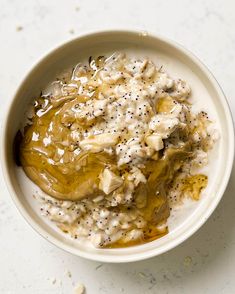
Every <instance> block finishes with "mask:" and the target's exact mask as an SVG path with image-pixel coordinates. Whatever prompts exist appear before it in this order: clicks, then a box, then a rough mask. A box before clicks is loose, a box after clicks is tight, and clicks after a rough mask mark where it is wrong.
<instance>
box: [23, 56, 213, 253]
mask: <svg viewBox="0 0 235 294" xmlns="http://www.w3.org/2000/svg"><path fill="white" fill-rule="evenodd" d="M189 97H190V87H189V85H188V84H187V83H186V82H185V81H183V80H181V79H172V78H171V77H169V76H168V74H167V73H166V72H165V71H164V70H163V69H162V68H157V67H156V66H155V64H154V63H153V62H152V61H151V60H149V59H134V58H130V57H128V56H127V55H125V54H123V53H115V54H113V55H111V56H109V57H105V56H99V57H97V58H95V59H93V58H92V57H90V58H89V60H88V62H87V63H86V64H85V63H84V64H78V65H76V67H75V68H74V69H73V70H72V73H71V75H70V76H69V77H68V75H67V76H66V77H65V78H61V79H58V80H57V81H55V82H53V83H52V85H51V86H50V87H48V88H47V89H46V90H45V91H44V92H43V93H42V95H41V96H40V97H39V98H38V99H36V100H35V101H34V105H33V107H31V111H30V112H31V113H30V115H29V116H28V120H29V122H28V124H27V126H26V127H25V128H24V130H23V134H22V140H21V144H20V162H21V165H22V167H23V169H24V171H25V173H26V174H27V175H28V177H29V178H30V179H31V180H33V182H35V183H36V184H37V185H38V186H39V187H40V188H41V189H42V190H43V191H44V192H46V194H47V195H48V196H47V197H40V199H39V201H40V203H41V212H42V214H44V215H46V216H47V217H48V218H49V219H51V220H52V221H53V222H55V223H56V224H57V226H58V227H59V228H60V229H61V230H63V231H64V232H66V233H69V234H70V235H71V236H72V237H73V238H75V239H77V238H85V239H87V240H89V241H90V242H91V243H92V244H93V245H94V246H96V247H123V246H130V245H134V244H140V243H144V242H149V241H151V240H154V239H156V238H159V237H160V236H163V235H164V234H166V233H167V219H168V217H169V215H170V210H171V207H172V206H173V205H174V203H176V202H177V203H179V201H181V200H182V199H183V198H184V197H191V198H192V199H194V200H198V199H199V198H200V192H201V190H202V189H203V188H205V187H206V185H207V181H208V179H207V176H206V175H204V174H201V173H199V172H198V171H199V168H200V167H203V166H205V165H206V164H207V162H208V151H209V150H210V149H211V148H212V146H213V144H214V142H215V141H216V139H217V132H216V131H215V130H214V126H213V124H212V122H211V121H210V120H209V118H208V115H207V113H205V112H204V111H201V112H200V113H194V112H193V111H192V105H191V104H190V99H189Z"/></svg>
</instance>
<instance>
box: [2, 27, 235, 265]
mask: <svg viewBox="0 0 235 294" xmlns="http://www.w3.org/2000/svg"><path fill="white" fill-rule="evenodd" d="M116 51H124V52H126V53H127V54H130V55H133V56H140V57H145V56H148V57H150V58H151V59H152V60H153V61H154V62H155V63H156V65H158V66H159V67H160V66H163V68H164V69H165V70H166V71H167V72H168V73H169V74H170V75H171V76H173V77H175V78H178V77H180V78H182V79H185V80H186V81H188V83H189V84H190V86H191V88H192V97H191V101H192V102H193V104H194V109H195V111H197V110H205V111H207V112H208V113H209V116H210V118H211V119H212V120H213V121H214V122H215V124H216V127H217V128H218V130H219V132H220V139H219V141H218V143H217V144H216V146H215V148H214V149H213V151H212V152H211V155H210V160H209V165H208V167H207V168H206V172H207V173H208V175H209V184H208V187H207V188H206V190H204V192H203V195H202V197H201V200H200V201H198V202H194V203H192V202H189V203H185V205H183V206H182V207H181V208H180V209H176V210H174V211H173V212H172V214H171V217H170V219H169V229H170V232H169V234H167V235H166V236H164V237H162V238H160V239H158V240H155V241H153V242H150V243H147V244H144V245H139V246H134V247H130V248H124V249H95V248H92V247H90V246H87V244H85V243H79V242H77V241H76V240H72V239H70V238H69V237H68V236H67V235H66V234H63V233H61V232H60V231H58V230H57V229H56V227H55V226H54V225H53V224H51V223H50V222H48V221H47V220H46V219H45V218H43V217H41V216H40V213H39V205H38V203H37V201H36V200H35V199H34V198H33V194H34V193H35V191H36V190H37V189H38V188H37V187H36V186H35V185H34V184H33V183H32V182H31V181H30V180H29V179H28V178H27V177H26V176H25V175H24V173H23V172H22V170H21V168H19V167H17V166H16V164H15V162H14V159H13V152H12V144H13V139H14V136H15V134H16V132H17V130H18V129H19V128H20V125H21V123H22V121H23V118H24V115H25V111H26V109H27V107H28V104H29V102H30V101H32V99H34V98H35V97H37V96H38V95H39V94H40V92H41V90H42V89H43V88H44V87H45V86H46V85H47V84H48V83H49V82H51V81H53V80H55V78H56V77H57V76H58V75H59V74H60V73H61V72H62V71H64V70H65V69H71V68H72V67H73V66H74V65H76V64H77V63H78V62H81V61H84V60H87V59H88V58H89V56H97V55H106V54H107V55H108V54H111V53H113V52H116ZM233 153H234V136H233V126H232V119H231V114H230V111H229V109H228V106H227V103H226V100H225V97H224V95H223V93H222V91H221V89H220V88H219V86H218V84H217V82H216V81H215V79H214V78H213V76H212V75H211V74H210V73H209V71H208V70H207V69H206V68H205V66H203V65H202V64H201V63H200V62H199V61H198V60H197V58H195V57H194V56H193V55H192V54H191V53H189V52H188V51H186V50H185V49H183V48H182V47H181V46H179V45H177V44H175V43H173V42H171V41H169V40H165V39H164V38H159V37H154V36H151V35H146V34H141V33H138V32H127V31H108V32H99V33H93V34H89V35H85V36H82V37H79V38H77V39H75V40H72V41H70V42H68V43H66V44H65V45H63V46H61V47H59V48H58V49H55V50H54V51H52V52H51V53H50V54H48V55H47V56H46V57H45V58H43V59H42V60H41V61H40V62H39V63H37V65H36V66H35V67H34V68H33V70H31V72H30V73H29V74H28V75H27V77H26V78H25V79H24V81H23V82H22V84H21V86H20V87H19V89H18V91H17V93H16V95H15V97H14V98H13V100H12V101H11V104H10V107H9V111H8V113H7V116H6V120H5V124H4V127H3V145H2V162H3V171H4V176H5V179H6V182H7V185H8V188H9V190H10V193H11V195H12V197H13V200H14V202H15V204H16V206H17V207H18V209H19V210H20V212H21V213H22V215H23V216H24V217H25V218H26V220H27V221H28V222H29V224H30V225H31V226H32V227H33V228H34V229H35V230H36V231H38V232H39V233H40V234H41V235H42V236H43V237H45V238H46V239H48V240H49V241H51V242H52V243H54V244H55V245H57V246H59V247H61V248H63V249H65V250H67V251H69V252H71V253H73V254H76V255H78V256H82V257H85V258H89V259H93V260H98V261H103V262H129V261H136V260H141V259H145V258H148V257H151V256H155V255H159V254H161V253H163V252H165V251H167V250H169V249H171V248H173V247H175V246H176V245H177V244H179V243H181V242H182V241H183V240H185V239H187V238H188V237H189V236H190V235H192V234H193V233H194V232H195V231H196V230H197V229H198V228H199V227H200V226H201V225H202V224H203V223H204V222H205V221H206V220H207V219H208V217H209V216H210V214H211V213H212V212H213V210H214V209H215V207H216V206H217V204H218V202H219V200H220V199H221V197H222V195H223V192H224V190H225V188H226V185H227V182H228V179H229V176H230V172H231V167H232V162H233ZM39 193H40V191H39Z"/></svg>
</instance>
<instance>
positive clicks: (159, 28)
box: [0, 0, 235, 294]
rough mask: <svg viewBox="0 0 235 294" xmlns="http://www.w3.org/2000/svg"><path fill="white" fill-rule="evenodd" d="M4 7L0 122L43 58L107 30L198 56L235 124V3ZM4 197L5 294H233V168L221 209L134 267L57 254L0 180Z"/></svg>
mask: <svg viewBox="0 0 235 294" xmlns="http://www.w3.org/2000/svg"><path fill="white" fill-rule="evenodd" d="M0 3H1V10H0V53H1V55H0V85H1V87H0V99H1V109H0V114H1V116H0V117H1V118H2V116H3V114H4V109H5V107H6V105H7V103H8V100H9V99H11V97H12V95H13V93H14V91H15V89H16V87H17V86H18V84H19V83H20V81H21V79H22V78H23V76H24V75H25V74H26V72H27V71H28V70H29V68H30V67H32V65H33V64H34V63H35V62H36V61H37V60H38V59H39V57H42V56H43V55H44V54H45V53H46V52H48V50H50V49H52V48H53V47H54V46H57V45H59V44H60V43H62V42H64V41H66V40H69V39H70V38H73V37H75V36H76V35H77V34H79V33H83V32H86V31H91V30H93V29H106V28H129V29H140V30H146V31H151V32H154V33H159V34H161V35H164V36H166V37H169V38H171V39H173V40H176V41H178V42H179V43H181V44H182V45H184V46H185V47H186V48H188V49H189V50H191V51H193V52H194V53H195V54H196V55H197V56H198V57H199V58H200V59H201V60H202V61H203V62H204V63H205V64H206V65H207V66H208V67H209V68H210V69H211V71H212V72H213V73H214V75H215V77H216V78H217V79H218V81H219V83H220V85H221V86H222V88H223V90H224V91H225V94H226V95H227V98H228V101H229V104H230V106H231V109H232V112H233V117H235V97H234V93H235V81H234V77H235V74H234V72H235V17H234V11H235V2H234V1H233V0H227V1H224V0H217V1H214V0H198V1H190V0H183V1H174V0H170V1H169V0H161V1H159V0H142V1H137V0H119V1H109V0H103V1H102V0H99V1H95V0H93V1H92V0H77V1H76V0H50V1H48V0H37V1H36V0H24V1H17V0H11V1H9V0H0ZM176 3H177V4H176ZM13 122H14V118H13ZM0 188H1V196H0V293H1V294H15V293H16V294H21V293H23V294H32V293H33V294H41V293H46V294H47V293H53V294H60V293H65V294H67V293H73V287H74V284H76V283H79V282H81V283H83V284H84V285H85V286H86V290H87V293H88V294H93V293H94V294H99V293H100V294H102V293H112V294H116V293H127V294H132V293H133V294H138V293H143V294H144V293H161V294H162V293H174V294H178V293H179V294H184V293H190V294H194V293H196V294H198V293H200V294H201V293H203V294H204V293H213V294H217V293H219V294H222V293H228V294H230V293H234V291H235V278H234V277H235V269H234V268H235V267H234V264H235V218H234V216H235V197H234V195H235V168H234V169H233V174H232V177H231V180H230V183H229V186H228V188H227V191H226V193H225V195H224V197H223V199H222V201H221V203H220V204H219V206H218V208H217V209H216V211H215V212H214V213H213V215H212V216H211V218H210V219H209V220H208V221H207V223H206V224H205V225H204V226H203V227H202V228H201V229H200V230H199V231H198V232H197V233H196V234H195V235H194V236H193V237H191V238H190V239H189V240H187V241H186V242H184V243H183V244H182V245H180V246H178V247H177V248H176V249H173V250H172V251H170V252H168V253H166V254H163V255H161V256H159V257H156V258H152V259H150V260H146V261H142V262H136V263H132V264H100V263H96V262H92V261H87V260H84V259H82V258H78V257H75V256H73V255H71V254H68V253H66V252H64V251H62V250H60V249H58V248H56V247H55V246H53V245H51V244H50V243H48V242H47V241H45V240H44V239H42V238H41V237H40V236H39V235H38V234H37V233H36V232H34V231H33V229H32V228H31V227H30V226H29V225H28V224H27V223H26V222H25V221H24V219H23V218H22V217H21V216H20V215H19V213H18V211H17V209H16V208H15V206H14V205H13V203H12V201H11V198H10V195H9V193H8V191H7V189H6V187H5V184H4V182H3V179H2V174H0ZM68 271H69V272H71V275H72V276H71V277H69V274H68Z"/></svg>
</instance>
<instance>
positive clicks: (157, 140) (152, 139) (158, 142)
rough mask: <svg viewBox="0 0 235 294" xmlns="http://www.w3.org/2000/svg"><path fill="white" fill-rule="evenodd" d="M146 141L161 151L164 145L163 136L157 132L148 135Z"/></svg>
mask: <svg viewBox="0 0 235 294" xmlns="http://www.w3.org/2000/svg"><path fill="white" fill-rule="evenodd" d="M145 142H146V143H147V145H148V146H149V147H151V148H153V149H154V150H156V151H159V150H161V149H162V148H163V147H164V144H163V141H162V138H161V137H160V136H159V135H156V134H152V135H150V136H148V137H146V139H145Z"/></svg>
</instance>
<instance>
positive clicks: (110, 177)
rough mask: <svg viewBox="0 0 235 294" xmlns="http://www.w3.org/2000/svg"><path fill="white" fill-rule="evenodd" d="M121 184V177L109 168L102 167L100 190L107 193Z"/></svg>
mask: <svg viewBox="0 0 235 294" xmlns="http://www.w3.org/2000/svg"><path fill="white" fill-rule="evenodd" d="M122 184H123V179H122V178H121V177H119V176H117V175H115V174H114V173H113V172H112V171H111V170H109V169H107V168H106V169H104V171H103V173H102V174H101V176H100V184H99V188H100V190H103V191H104V193H105V194H109V193H111V192H113V191H114V190H116V189H117V188H118V187H120V186H121V185H122Z"/></svg>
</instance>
